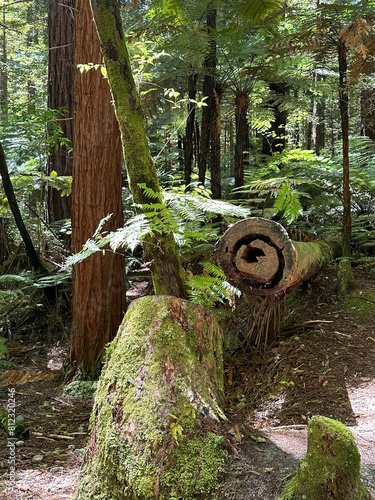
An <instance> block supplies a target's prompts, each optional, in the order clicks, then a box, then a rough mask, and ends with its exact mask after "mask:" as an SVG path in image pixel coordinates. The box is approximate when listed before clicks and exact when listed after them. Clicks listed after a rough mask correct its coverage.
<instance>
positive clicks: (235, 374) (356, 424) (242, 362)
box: [0, 270, 375, 500]
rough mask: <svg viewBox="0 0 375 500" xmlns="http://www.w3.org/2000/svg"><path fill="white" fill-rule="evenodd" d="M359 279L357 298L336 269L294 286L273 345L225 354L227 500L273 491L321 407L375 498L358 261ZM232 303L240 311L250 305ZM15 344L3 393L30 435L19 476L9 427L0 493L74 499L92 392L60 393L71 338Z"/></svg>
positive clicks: (374, 410) (366, 280) (366, 299)
mask: <svg viewBox="0 0 375 500" xmlns="http://www.w3.org/2000/svg"><path fill="white" fill-rule="evenodd" d="M356 282H357V290H356V291H355V296H356V297H357V299H358V300H357V301H352V302H347V303H346V304H345V303H344V304H343V303H342V302H340V301H338V300H337V298H336V281H335V271H334V270H332V271H329V272H328V271H327V272H326V273H324V274H321V275H319V276H318V277H317V278H316V279H315V280H314V281H312V282H311V283H310V284H309V285H308V286H307V287H304V289H300V290H297V291H294V292H292V293H290V294H288V301H287V306H286V323H285V326H284V328H283V329H282V331H281V333H280V335H279V337H278V339H276V340H274V342H273V343H272V344H271V345H269V346H268V347H267V349H258V350H256V349H249V348H247V349H242V348H241V347H237V349H236V350H235V351H232V352H231V353H230V354H227V356H226V360H225V363H226V371H225V374H226V394H227V414H228V419H229V422H228V434H227V439H226V442H227V444H228V451H229V455H230V459H229V462H228V464H227V467H226V471H225V474H224V475H223V483H222V486H221V487H220V489H219V491H218V493H217V496H216V498H218V499H219V500H221V499H233V500H242V499H258V500H276V499H277V498H278V496H279V494H280V492H281V491H282V489H283V487H284V486H285V484H286V483H287V482H288V480H289V479H290V478H291V477H292V476H293V473H294V471H295V469H296V466H297V464H298V461H299V459H300V458H301V457H303V456H304V454H305V452H306V444H307V422H308V419H309V417H311V416H313V415H325V416H328V417H332V418H335V419H338V420H340V421H341V422H343V423H345V424H346V425H348V426H349V428H350V429H351V431H352V432H353V434H354V436H355V438H356V441H357V444H358V447H359V450H360V452H361V459H362V461H361V467H362V469H361V470H362V478H363V482H364V484H365V485H366V487H367V488H368V489H369V490H370V491H371V493H372V495H373V498H375V332H374V329H375V325H374V318H375V301H374V302H373V300H374V298H375V278H373V277H371V275H369V274H368V273H367V274H366V273H363V272H359V271H358V272H356ZM372 294H373V295H372ZM234 314H237V315H238V316H241V307H239V308H238V311H237V312H235V313H234ZM234 324H235V322H234ZM242 324H243V323H242ZM242 327H243V326H242ZM8 347H9V356H8V362H11V363H13V364H14V365H13V367H11V368H9V369H5V370H3V375H2V386H1V387H0V404H1V405H2V406H3V407H6V405H7V401H8V389H9V388H15V391H16V392H15V400H16V415H22V416H23V417H24V419H25V420H24V421H25V425H27V427H28V428H29V430H30V435H29V437H28V438H27V439H23V440H20V441H21V442H18V443H17V447H16V471H17V476H16V482H15V484H12V483H11V482H10V481H9V476H8V475H9V464H8V458H9V440H8V436H7V434H6V432H5V430H4V429H3V428H2V427H0V446H1V449H2V450H5V451H4V453H3V454H2V456H1V457H0V473H1V477H0V499H13V498H14V499H15V498H17V499H19V498H22V499H51V500H52V499H54V500H63V499H72V498H74V494H75V492H76V489H77V483H78V476H79V470H80V466H81V463H82V458H83V453H84V448H85V445H86V443H87V440H88V426H89V416H90V411H91V407H92V399H90V398H87V399H84V398H82V397H73V396H72V395H67V394H65V393H64V392H63V385H62V381H61V376H60V369H61V366H62V362H63V360H64V357H65V354H66V351H65V346H64V343H63V342H61V344H59V343H55V344H54V343H52V344H51V343H49V345H46V343H45V342H44V341H42V340H40V341H39V342H35V340H33V341H31V339H29V338H28V336H27V335H23V336H22V337H21V338H18V339H15V340H14V341H13V342H11V343H9V345H8Z"/></svg>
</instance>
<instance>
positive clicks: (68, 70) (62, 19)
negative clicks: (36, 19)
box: [47, 0, 75, 222]
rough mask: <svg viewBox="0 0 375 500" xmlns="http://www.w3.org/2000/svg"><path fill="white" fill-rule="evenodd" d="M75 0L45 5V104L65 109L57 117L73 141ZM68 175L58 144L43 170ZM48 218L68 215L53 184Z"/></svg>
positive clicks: (67, 153)
mask: <svg viewBox="0 0 375 500" xmlns="http://www.w3.org/2000/svg"><path fill="white" fill-rule="evenodd" d="M74 4H75V0H60V1H59V2H57V1H56V0H50V2H49V5H48V45H49V51H48V107H49V108H51V109H56V110H61V109H64V110H65V111H64V112H63V114H62V115H61V119H60V120H59V121H58V123H59V125H60V127H61V129H62V133H63V136H64V137H65V138H67V139H69V141H70V143H71V144H72V142H73V78H74V71H73V29H74ZM53 170H54V171H55V172H57V173H58V175H61V176H64V175H67V176H70V175H72V171H73V157H72V152H71V146H68V147H67V146H61V147H60V148H59V149H58V150H57V151H54V152H53V153H51V154H50V155H49V157H48V160H47V173H48V174H50V173H51V172H52V171H53ZM47 200H48V201H47V204H48V215H49V220H50V221H51V222H53V221H57V220H62V219H68V218H70V208H71V198H70V196H61V195H60V193H59V192H58V191H57V190H56V189H53V188H49V189H48V193H47Z"/></svg>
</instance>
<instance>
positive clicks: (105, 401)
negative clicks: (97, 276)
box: [77, 296, 226, 500]
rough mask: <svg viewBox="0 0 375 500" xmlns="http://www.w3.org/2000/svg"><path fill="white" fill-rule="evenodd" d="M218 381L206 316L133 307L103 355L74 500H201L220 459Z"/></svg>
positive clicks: (162, 300)
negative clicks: (87, 439)
mask: <svg viewBox="0 0 375 500" xmlns="http://www.w3.org/2000/svg"><path fill="white" fill-rule="evenodd" d="M223 378H224V375H223V359H222V332H221V329H220V327H219V325H218V323H217V321H216V319H215V318H214V316H213V315H212V314H211V313H210V312H208V311H207V310H206V309H204V308H202V307H201V306H197V305H195V304H192V303H190V302H188V301H185V300H181V299H177V298H175V297H170V296H149V297H143V298H141V299H138V300H136V301H135V302H134V303H133V304H132V305H131V306H130V308H129V310H128V312H127V313H126V315H125V318H124V321H123V323H122V325H121V327H120V329H119V332H118V335H117V337H116V338H115V340H114V341H113V342H112V343H111V344H110V346H109V348H108V349H107V356H106V362H105V366H104V368H103V371H102V375H101V378H100V380H99V384H98V388H97V392H96V396H95V402H94V408H93V413H92V416H91V427H92V432H91V438H90V443H89V446H88V449H87V452H86V457H85V463H84V466H83V470H82V477H81V480H80V485H79V490H78V497H77V498H78V499H80V500H85V499H89V498H90V499H91V498H95V499H103V500H104V499H106V500H120V499H121V500H123V499H125V500H126V499H132V500H133V499H144V500H147V499H159V500H162V499H163V500H164V499H165V500H169V499H170V498H171V497H177V498H183V499H184V500H189V499H192V498H202V499H203V498H209V495H210V494H211V492H213V491H214V489H215V487H216V486H217V483H218V477H219V473H220V470H221V468H222V466H223V463H224V461H225V457H226V453H225V450H224V447H223V438H222V436H221V433H220V423H221V421H222V420H224V419H225V415H224V412H223V400H224V384H223Z"/></svg>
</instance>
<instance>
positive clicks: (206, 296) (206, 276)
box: [187, 261, 241, 308]
mask: <svg viewBox="0 0 375 500" xmlns="http://www.w3.org/2000/svg"><path fill="white" fill-rule="evenodd" d="M201 265H202V269H203V274H197V275H192V276H190V277H189V279H188V282H187V284H188V287H189V296H190V299H191V301H192V302H194V303H196V304H200V305H202V306H205V307H208V308H212V307H214V305H215V304H216V303H218V302H221V303H223V302H224V301H227V300H228V301H229V302H230V303H232V302H233V300H234V298H235V297H236V296H237V297H239V296H240V295H241V292H240V291H239V290H238V289H237V288H235V287H234V286H232V285H231V284H230V283H228V282H227V281H226V276H225V274H224V272H223V271H222V270H221V268H220V267H218V266H217V265H216V264H213V263H212V262H210V261H203V262H202V264H201Z"/></svg>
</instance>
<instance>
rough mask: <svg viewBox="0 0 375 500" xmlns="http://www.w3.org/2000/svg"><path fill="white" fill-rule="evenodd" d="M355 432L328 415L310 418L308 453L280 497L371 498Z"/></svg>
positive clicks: (302, 499)
mask: <svg viewBox="0 0 375 500" xmlns="http://www.w3.org/2000/svg"><path fill="white" fill-rule="evenodd" d="M360 461H361V457H360V454H359V451H358V448H357V445H356V442H355V440H354V437H353V434H352V433H351V432H350V430H349V429H348V428H347V427H345V425H344V424H342V423H341V422H338V421H337V420H333V419H330V418H327V417H321V416H319V417H314V418H312V419H311V420H310V422H309V433H308V441H307V454H306V457H305V458H304V459H303V460H301V462H300V464H299V466H298V469H297V473H296V475H295V476H294V478H293V479H292V480H291V482H290V483H289V484H288V485H287V486H286V487H285V489H284V491H283V493H282V495H281V497H280V499H279V500H328V499H332V500H369V499H370V498H371V496H370V493H369V492H368V491H367V490H366V488H365V487H364V486H363V484H362V482H361V478H360Z"/></svg>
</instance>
